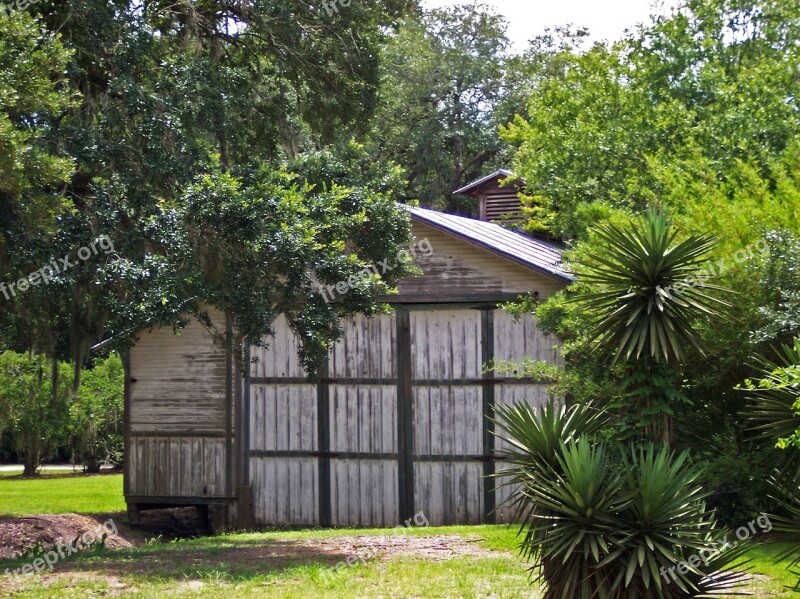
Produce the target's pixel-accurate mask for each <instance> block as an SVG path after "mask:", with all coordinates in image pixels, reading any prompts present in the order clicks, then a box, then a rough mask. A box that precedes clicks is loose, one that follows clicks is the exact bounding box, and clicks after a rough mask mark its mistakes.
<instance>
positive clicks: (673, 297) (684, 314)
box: [577, 209, 726, 364]
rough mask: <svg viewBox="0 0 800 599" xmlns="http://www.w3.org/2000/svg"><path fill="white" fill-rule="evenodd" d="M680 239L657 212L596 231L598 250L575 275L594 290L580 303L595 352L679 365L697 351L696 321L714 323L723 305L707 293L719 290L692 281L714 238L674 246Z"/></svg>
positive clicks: (694, 238)
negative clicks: (587, 315)
mask: <svg viewBox="0 0 800 599" xmlns="http://www.w3.org/2000/svg"><path fill="white" fill-rule="evenodd" d="M677 235H678V231H677V230H676V229H675V228H673V227H672V225H671V223H670V222H669V220H668V218H667V216H666V214H664V213H663V212H662V211H659V210H656V209H650V210H648V211H647V214H646V216H645V217H644V218H643V219H642V220H641V221H640V222H638V223H636V224H635V225H633V226H632V227H631V228H628V229H622V228H620V227H617V226H616V225H613V224H607V225H601V226H600V227H598V229H597V230H596V237H597V239H598V240H599V242H600V243H599V245H600V247H598V248H597V250H595V251H594V252H592V253H590V254H589V255H588V256H587V260H586V261H585V262H584V263H582V264H581V266H582V267H583V268H582V270H581V272H580V277H581V279H582V280H583V281H584V282H585V283H588V284H590V285H595V286H596V289H597V290H596V291H593V292H590V293H588V294H585V295H582V296H580V297H579V298H578V300H577V301H580V302H581V304H582V305H583V308H584V309H585V310H586V311H588V312H590V313H593V314H595V322H594V323H593V325H594V330H593V331H592V332H591V333H589V340H590V341H593V340H595V339H596V340H598V343H597V346H596V351H598V352H599V353H600V354H601V356H602V357H603V358H605V359H608V360H610V361H611V362H612V363H614V362H617V361H618V360H620V359H623V361H625V362H630V361H632V360H637V361H642V362H643V363H648V362H650V361H655V362H661V361H664V362H668V363H672V364H679V363H681V362H684V361H685V360H686V350H687V348H688V347H689V346H693V347H694V348H696V349H697V350H698V351H700V352H701V353H702V347H701V343H700V340H699V338H698V336H697V334H696V333H695V331H694V328H693V324H694V321H695V319H697V318H698V317H700V316H704V317H710V318H715V317H717V316H718V315H719V311H718V308H719V307H720V306H725V305H726V304H725V303H724V302H722V301H721V300H719V299H716V298H714V297H712V296H710V295H708V294H707V293H706V291H714V290H721V288H719V287H717V286H715V285H708V284H706V283H705V282H704V281H701V280H698V276H697V271H698V269H699V267H700V265H701V264H702V262H703V259H704V258H705V256H706V254H707V253H708V252H709V250H711V248H713V245H714V240H713V238H712V237H710V236H690V237H688V238H687V239H685V240H683V241H680V242H678V241H676V237H677Z"/></svg>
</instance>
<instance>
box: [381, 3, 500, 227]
mask: <svg viewBox="0 0 800 599" xmlns="http://www.w3.org/2000/svg"><path fill="white" fill-rule="evenodd" d="M505 30H506V25H505V22H504V21H503V18H502V17H500V16H498V15H497V14H494V13H492V12H489V10H488V9H487V8H486V7H484V6H480V5H468V4H465V5H459V6H455V7H453V8H448V9H442V10H432V11H428V12H425V13H424V14H423V15H422V17H421V18H414V17H409V18H407V19H406V20H405V21H404V22H403V23H402V25H401V27H400V29H399V31H398V32H397V33H396V34H395V35H393V36H392V37H390V39H389V40H388V42H387V43H386V45H385V47H384V49H383V64H382V68H381V72H382V86H381V93H380V104H379V108H378V111H377V113H376V116H375V119H374V130H373V131H372V133H371V134H370V136H369V140H370V141H369V144H368V147H369V151H370V153H371V154H373V155H374V156H376V157H378V158H379V159H380V160H383V161H387V160H390V161H393V162H396V163H397V164H399V165H401V166H402V167H403V168H404V169H405V170H406V174H407V176H408V179H409V185H410V189H409V191H408V193H409V196H408V197H410V198H414V199H419V200H420V201H421V202H422V203H423V205H426V206H434V207H437V208H444V209H447V210H451V211H453V210H455V211H461V212H467V213H468V212H470V210H472V209H473V208H474V207H471V206H470V205H469V204H464V203H462V202H463V201H464V200H463V198H462V199H459V198H456V197H454V196H453V195H452V192H453V191H454V190H455V189H458V188H459V187H462V186H463V185H465V184H466V183H469V182H470V181H472V180H474V179H476V178H478V177H479V176H481V175H484V174H486V171H487V170H490V169H495V168H498V167H499V166H502V164H501V162H502V156H501V151H502V146H501V144H500V140H499V138H498V134H497V126H498V122H497V120H496V118H497V114H496V109H497V107H498V105H499V104H500V102H501V100H502V98H503V94H504V91H503V78H504V64H505V52H506V49H507V48H508V43H509V42H508V39H507V37H506V35H505Z"/></svg>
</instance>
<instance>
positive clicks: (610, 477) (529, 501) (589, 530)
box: [496, 402, 746, 599]
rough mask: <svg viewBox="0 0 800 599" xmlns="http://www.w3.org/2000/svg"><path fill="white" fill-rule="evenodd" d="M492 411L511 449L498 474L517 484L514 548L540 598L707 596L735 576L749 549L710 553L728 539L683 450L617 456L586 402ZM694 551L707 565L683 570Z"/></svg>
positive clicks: (599, 416)
mask: <svg viewBox="0 0 800 599" xmlns="http://www.w3.org/2000/svg"><path fill="white" fill-rule="evenodd" d="M496 415H497V425H498V426H497V430H498V433H497V434H498V435H499V436H500V437H501V438H502V439H503V440H504V441H505V442H506V444H507V446H508V447H509V449H508V450H505V451H502V452H501V455H502V457H504V458H505V460H506V461H507V462H508V463H509V469H508V470H504V471H503V472H502V473H501V474H500V475H499V476H504V477H506V478H507V480H506V483H507V484H512V485H514V489H515V490H514V492H513V493H512V494H511V496H510V498H509V502H510V503H511V505H512V506H513V507H514V512H515V518H516V519H517V520H518V521H519V522H520V523H521V526H520V535H521V537H522V538H521V542H520V551H521V553H522V555H523V556H524V557H525V558H526V559H528V560H530V561H531V562H532V565H531V570H532V573H533V575H534V580H535V581H537V582H542V583H544V585H545V594H544V597H545V599H557V598H558V599H566V598H569V599H573V598H580V599H593V598H600V599H608V598H612V599H617V598H619V599H621V598H630V599H633V598H640V599H641V598H644V599H649V598H653V599H655V598H673V597H674V598H677V597H702V596H714V595H718V594H722V593H723V592H725V591H729V590H730V588H731V587H732V586H735V585H736V583H737V582H739V581H740V580H741V574H740V573H739V571H738V570H737V569H736V568H733V569H731V565H732V562H733V561H734V560H736V559H737V558H739V557H740V556H741V555H742V553H743V552H744V550H745V549H746V544H739V545H738V546H737V547H736V548H735V549H734V548H731V547H728V548H726V549H725V550H723V551H720V552H719V554H718V555H714V556H711V555H710V554H711V551H712V550H713V549H714V548H715V547H716V545H715V544H714V543H715V542H716V541H718V540H719V539H720V538H721V537H722V536H724V535H727V534H729V533H728V531H725V530H723V529H719V528H718V527H717V524H716V522H715V520H714V518H713V515H712V514H711V513H710V512H709V511H707V510H706V506H705V503H704V501H703V499H704V494H703V492H702V490H701V487H700V485H699V484H698V483H697V479H698V477H699V476H700V472H699V471H698V470H697V469H695V468H693V467H691V466H689V465H688V464H687V461H686V460H687V456H686V454H681V455H677V456H676V455H675V454H674V453H671V452H669V451H668V450H667V449H665V448H656V447H655V446H653V445H649V446H647V447H645V448H639V449H631V450H629V451H630V452H629V453H628V454H625V455H624V456H622V455H620V456H615V455H614V451H613V450H612V449H610V448H609V447H608V446H606V444H604V443H603V442H601V441H599V440H598V436H597V435H596V434H595V433H597V432H598V431H599V430H600V427H602V426H603V423H604V422H605V421H606V418H605V416H604V415H603V414H602V412H597V410H595V409H593V408H592V407H591V406H585V405H579V406H573V407H570V408H565V407H558V406H556V405H555V404H553V403H552V402H551V403H548V404H546V405H545V406H543V407H541V408H534V407H532V406H530V405H528V404H524V403H519V404H514V405H511V406H500V407H498V409H497V411H496ZM702 552H705V553H702ZM693 555H701V556H702V555H704V556H705V557H706V558H707V564H705V565H704V566H703V567H697V566H695V565H692V564H690V563H689V558H690V557H691V556H693ZM684 561H686V562H687V566H688V567H687V568H686V569H685V571H684V572H681V570H679V569H678V567H677V566H678V564H679V563H682V562H684ZM712 575H713V576H712Z"/></svg>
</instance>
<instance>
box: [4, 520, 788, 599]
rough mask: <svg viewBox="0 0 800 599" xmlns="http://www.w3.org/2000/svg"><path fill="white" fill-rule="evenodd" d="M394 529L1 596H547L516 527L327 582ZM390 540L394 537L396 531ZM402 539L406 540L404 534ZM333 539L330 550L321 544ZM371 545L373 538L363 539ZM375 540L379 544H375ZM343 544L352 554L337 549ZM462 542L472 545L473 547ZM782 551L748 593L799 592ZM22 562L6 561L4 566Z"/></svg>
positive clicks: (144, 565)
mask: <svg viewBox="0 0 800 599" xmlns="http://www.w3.org/2000/svg"><path fill="white" fill-rule="evenodd" d="M386 535H387V531H385V530H324V531H320V530H309V531H294V532H274V533H258V534H238V535H224V536H220V537H215V538H201V539H192V540H183V541H174V542H170V543H153V544H150V545H146V546H143V547H138V548H135V549H126V550H116V551H105V552H101V553H97V554H84V555H77V556H73V557H70V558H68V559H65V560H63V561H62V562H61V563H59V564H57V565H56V568H55V572H54V573H44V574H38V575H31V576H27V577H25V578H24V579H23V580H21V581H17V582H12V581H10V580H9V579H5V580H0V595H4V594H6V593H13V596H15V597H37V598H39V597H40V598H44V597H48V598H49V597H83V596H99V595H115V596H116V595H122V596H126V597H148V598H149V597H166V596H169V597H183V596H186V597H198V596H199V597H210V598H225V599H235V598H238V597H254V596H258V597H267V598H270V597H274V598H279V597H280V598H288V599H292V598H297V599H300V598H302V599H305V598H307V597H323V598H330V599H345V598H347V599H350V598H353V597H356V598H357V597H362V598H367V597H370V598H380V597H384V598H409V599H410V598H445V597H463V598H474V599H478V598H484V597H492V598H498V599H499V598H509V599H510V598H523V597H530V598H534V597H540V596H541V594H540V592H539V590H538V589H537V587H535V586H531V585H530V584H529V581H528V576H527V573H526V568H525V564H524V563H522V562H521V561H520V560H519V558H518V557H517V556H516V552H515V549H514V548H515V545H516V539H515V529H510V528H508V527H505V526H473V527H442V528H427V529H412V530H410V531H409V532H408V538H407V539H405V540H406V541H408V542H411V541H412V540H413V539H412V537H426V539H418V540H419V541H423V542H424V541H425V540H427V538H430V537H435V536H436V537H439V538H446V539H449V540H450V541H449V542H455V541H454V540H458V539H459V537H461V538H462V539H463V540H464V541H467V542H468V543H469V545H470V547H472V548H473V553H471V554H469V555H455V556H452V557H448V556H442V557H438V558H432V557H430V556H426V557H421V556H416V555H411V554H409V555H399V556H396V557H392V558H389V559H382V558H376V559H372V560H370V561H368V562H367V563H366V564H362V563H361V562H356V563H355V565H353V566H352V567H344V568H342V571H341V573H340V574H339V575H334V576H332V577H329V578H326V577H325V576H324V574H325V573H326V572H327V573H331V572H332V570H331V569H330V568H331V567H332V566H333V565H334V564H336V563H337V562H340V561H342V560H344V559H345V558H346V557H347V556H346V555H345V553H346V550H345V549H344V543H345V539H343V537H344V536H346V538H347V539H350V540H352V538H353V537H355V536H359V537H360V536H365V537H379V536H386ZM388 536H392V535H391V534H390V535H388ZM401 536H402V535H401ZM323 540H324V541H327V546H326V547H327V551H325V550H322V549H321V547H322V545H321V541H323ZM362 540H363V539H362ZM365 542H369V541H365ZM339 543H341V546H342V551H341V552H338V551H333V552H331V551H330V549H331V548H334V549H336V548H337V547H339V546H340V545H339ZM463 544H464V543H463V541H462V545H463ZM779 550H780V549H779V547H772V546H768V547H759V548H756V549H754V550H753V552H752V554H751V555H752V557H754V558H755V559H754V562H753V563H752V566H753V573H755V574H756V577H755V579H754V580H753V582H752V583H751V584H749V585H748V586H747V587H746V588H744V589H742V590H744V591H749V592H751V593H753V594H754V596H756V597H771V598H776V599H777V598H790V597H795V596H797V595H796V594H794V593H792V592H791V591H787V590H786V589H785V588H784V587H785V586H786V585H789V584H792V583H793V582H794V581H793V580H792V578H791V576H790V575H789V574H788V573H786V572H785V571H784V570H783V567H782V566H781V565H775V564H774V563H773V562H774V557H775V555H776V554H777V553H778V552H779ZM20 563H22V562H13V563H12V562H8V563H5V564H0V570H4V569H5V568H7V567H9V566H11V567H18V564H20Z"/></svg>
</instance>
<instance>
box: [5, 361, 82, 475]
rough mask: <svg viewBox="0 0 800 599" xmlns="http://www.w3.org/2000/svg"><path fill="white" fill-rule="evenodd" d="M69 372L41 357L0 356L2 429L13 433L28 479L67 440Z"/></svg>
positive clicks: (67, 369) (68, 369)
mask: <svg viewBox="0 0 800 599" xmlns="http://www.w3.org/2000/svg"><path fill="white" fill-rule="evenodd" d="M70 372H71V370H70V368H69V366H68V365H66V364H63V363H52V362H50V361H49V360H47V358H45V357H44V356H42V355H39V354H17V353H14V352H10V351H6V352H3V353H2V354H0V404H1V405H0V429H2V430H5V431H8V432H10V433H12V434H13V436H14V440H15V447H16V450H17V452H18V454H19V455H20V456H22V458H23V460H24V463H25V475H26V476H32V475H34V474H35V473H36V471H37V469H38V468H39V465H40V463H41V460H42V459H45V458H47V457H49V456H50V455H51V453H52V452H53V451H54V450H55V449H56V447H57V446H58V444H59V442H61V441H63V440H64V439H65V438H66V435H67V430H66V423H67V422H68V409H69V388H70V387H69V381H70V379H69V375H70Z"/></svg>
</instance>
